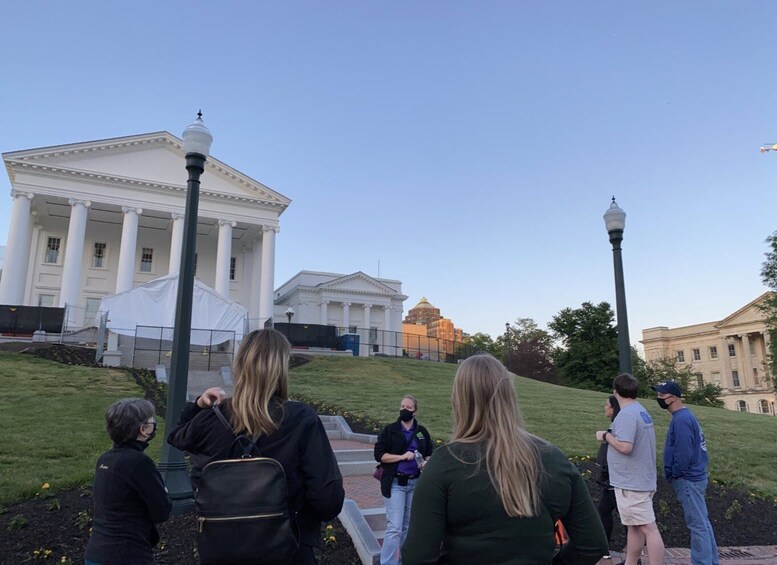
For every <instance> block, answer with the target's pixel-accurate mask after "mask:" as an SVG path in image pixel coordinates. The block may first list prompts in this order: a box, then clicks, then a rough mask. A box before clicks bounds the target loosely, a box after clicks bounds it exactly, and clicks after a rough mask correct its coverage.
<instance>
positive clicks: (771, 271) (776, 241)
mask: <svg viewBox="0 0 777 565" xmlns="http://www.w3.org/2000/svg"><path fill="white" fill-rule="evenodd" d="M766 243H768V244H769V251H767V252H766V253H764V255H765V256H766V261H764V262H763V264H762V265H761V282H763V283H764V285H766V286H767V287H769V288H770V289H771V290H772V292H770V293H769V294H767V295H766V298H765V299H764V300H763V301H762V302H760V303H759V304H758V308H760V309H761V311H762V312H763V313H764V316H765V317H766V331H768V332H769V338H770V340H769V355H768V361H769V369H770V371H769V373H770V376H769V380H770V381H771V375H777V293H776V292H775V291H777V232H774V233H773V234H772V235H770V236H769V237H767V238H766Z"/></svg>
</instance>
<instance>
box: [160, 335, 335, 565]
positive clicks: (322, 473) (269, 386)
mask: <svg viewBox="0 0 777 565" xmlns="http://www.w3.org/2000/svg"><path fill="white" fill-rule="evenodd" d="M290 353H291V346H290V345H289V342H288V340H287V339H286V337H285V336H284V335H283V334H281V333H280V332H278V331H276V330H273V329H263V330H257V331H253V332H251V333H250V334H248V335H247V336H246V337H245V339H244V340H243V342H242V343H241V344H240V350H239V351H238V353H237V356H236V358H235V361H234V367H233V371H232V372H233V374H234V379H235V390H234V393H233V395H232V397H231V398H225V393H224V390H222V389H220V388H218V387H214V388H209V389H208V390H206V391H205V392H203V393H202V395H201V396H199V397H197V400H196V401H195V402H189V403H188V404H187V405H186V406H185V407H184V409H183V411H182V412H181V417H180V419H179V421H178V425H177V426H176V427H175V429H173V430H172V431H171V432H170V434H169V435H168V437H167V441H168V443H169V444H170V445H172V446H173V447H177V448H178V449H180V450H182V451H187V452H189V453H191V454H192V459H193V465H192V471H191V479H192V486H194V488H197V486H198V483H199V478H200V476H201V474H202V469H203V468H204V467H205V465H207V464H208V463H210V462H211V461H216V460H222V459H229V458H231V457H237V456H239V455H240V454H241V449H240V446H239V444H238V443H237V442H235V434H236V433H237V434H243V435H246V436H248V437H251V438H254V440H255V442H256V445H257V447H258V448H259V450H260V452H261V454H262V456H264V457H270V458H272V459H275V460H277V461H278V462H279V463H280V464H281V465H282V466H283V470H284V472H285V474H286V483H287V487H288V493H289V509H290V511H291V513H292V516H294V521H295V523H296V525H297V527H298V529H299V534H300V540H299V541H300V545H299V550H298V551H297V553H296V555H294V557H293V558H292V560H291V561H290V562H289V565H292V564H294V565H308V564H309V565H314V564H315V562H316V558H315V555H314V552H313V548H314V547H317V546H319V545H320V544H321V522H325V521H327V520H332V519H333V518H335V517H336V516H337V515H338V514H339V513H340V510H341V509H342V507H343V500H344V498H345V491H344V490H343V477H342V475H341V474H340V469H339V467H338V466H337V461H336V460H335V455H334V452H333V451H332V446H331V445H330V443H329V438H328V437H327V435H326V430H324V425H323V424H322V423H321V420H320V419H319V417H318V415H317V414H316V412H315V410H313V408H311V407H310V406H308V405H307V404H305V403H303V402H296V401H292V400H289V377H288V375H289V357H290ZM213 404H218V405H219V407H220V409H221V412H223V414H224V416H225V417H226V418H227V419H228V420H229V422H230V424H231V425H232V428H233V429H232V430H230V429H228V428H227V427H226V426H225V425H224V424H223V423H222V422H221V421H219V419H218V416H217V415H216V413H215V412H214V411H213V410H210V409H209V408H210V407H211V406H212V405H213Z"/></svg>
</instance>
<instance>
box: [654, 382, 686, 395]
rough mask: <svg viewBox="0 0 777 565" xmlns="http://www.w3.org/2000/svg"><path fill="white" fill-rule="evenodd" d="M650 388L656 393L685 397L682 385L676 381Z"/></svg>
mask: <svg viewBox="0 0 777 565" xmlns="http://www.w3.org/2000/svg"><path fill="white" fill-rule="evenodd" d="M650 388H652V389H653V390H654V391H656V392H660V393H661V394H671V395H672V396H682V395H683V389H681V388H680V385H678V384H677V383H676V382H674V381H664V382H662V383H658V384H657V385H653V386H652V387H650Z"/></svg>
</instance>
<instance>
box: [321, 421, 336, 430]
mask: <svg viewBox="0 0 777 565" xmlns="http://www.w3.org/2000/svg"><path fill="white" fill-rule="evenodd" d="M321 423H322V424H323V425H324V429H325V430H339V429H340V426H338V425H337V422H325V421H323V420H322V421H321Z"/></svg>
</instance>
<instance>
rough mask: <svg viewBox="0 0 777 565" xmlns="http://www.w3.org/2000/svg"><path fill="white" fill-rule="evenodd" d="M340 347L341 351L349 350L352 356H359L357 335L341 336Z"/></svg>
mask: <svg viewBox="0 0 777 565" xmlns="http://www.w3.org/2000/svg"><path fill="white" fill-rule="evenodd" d="M340 347H341V348H342V350H343V351H346V350H348V349H350V350H351V351H353V356H354V357H358V356H359V334H343V335H341V336H340Z"/></svg>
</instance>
